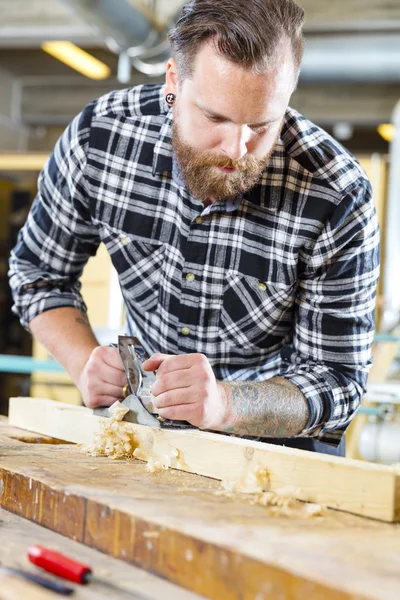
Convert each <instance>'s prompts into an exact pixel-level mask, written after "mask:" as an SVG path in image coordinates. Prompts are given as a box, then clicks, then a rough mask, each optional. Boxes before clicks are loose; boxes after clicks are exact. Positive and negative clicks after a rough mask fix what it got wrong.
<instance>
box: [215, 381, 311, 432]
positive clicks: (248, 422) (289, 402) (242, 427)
mask: <svg viewBox="0 0 400 600" xmlns="http://www.w3.org/2000/svg"><path fill="white" fill-rule="evenodd" d="M221 385H222V386H223V388H224V391H225V394H226V398H227V401H228V405H229V406H230V411H229V412H230V415H231V417H230V419H229V421H230V422H229V423H228V424H227V427H225V429H224V431H226V432H227V433H233V434H235V435H250V436H260V437H276V438H280V437H295V436H296V435H299V434H300V433H301V432H302V431H303V429H304V428H305V427H306V425H307V423H308V419H309V415H310V409H309V405H308V402H307V400H306V398H305V396H304V395H303V393H302V392H301V391H300V389H299V388H298V387H297V386H296V385H294V384H293V383H292V382H290V381H288V380H287V379H284V378H283V377H273V378H272V379H269V380H268V381H262V382H258V383H252V382H243V383H227V382H221Z"/></svg>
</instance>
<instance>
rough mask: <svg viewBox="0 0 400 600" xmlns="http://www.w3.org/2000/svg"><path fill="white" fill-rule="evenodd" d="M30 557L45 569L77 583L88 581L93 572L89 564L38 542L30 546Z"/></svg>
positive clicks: (34, 562) (32, 561)
mask: <svg viewBox="0 0 400 600" xmlns="http://www.w3.org/2000/svg"><path fill="white" fill-rule="evenodd" d="M28 558H29V560H30V561H31V563H33V564H34V565H36V566H38V567H42V569H45V571H48V572H49V573H53V574H54V575H58V576H59V577H63V578H64V579H68V580H69V581H75V583H88V576H89V575H90V574H91V572H92V569H91V568H90V567H88V566H87V565H84V564H82V563H80V562H78V561H76V560H73V559H72V558H69V557H68V556H64V554H60V553H59V552H56V551H55V550H49V549H48V548H44V547H43V546H39V545H38V544H37V545H36V546H31V547H30V548H28Z"/></svg>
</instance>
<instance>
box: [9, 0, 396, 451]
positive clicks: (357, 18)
mask: <svg viewBox="0 0 400 600" xmlns="http://www.w3.org/2000/svg"><path fill="white" fill-rule="evenodd" d="M216 2H218V0H216ZM299 3H300V4H301V5H302V6H303V7H304V8H305V9H306V12H307V21H306V28H305V33H306V40H307V43H306V51H305V57H304V64H303V68H302V72H301V76H300V83H299V86H298V89H297V91H296V92H295V94H294V96H293V98H292V102H291V105H292V106H293V107H294V108H296V109H297V110H299V111H300V112H301V113H303V114H304V115H305V116H306V117H308V118H310V119H311V120H312V121H314V122H315V123H317V124H318V125H320V126H322V127H324V128H325V129H326V130H327V131H328V132H329V133H331V134H332V135H333V136H334V137H335V138H336V139H337V140H339V141H340V142H341V143H342V144H343V145H344V146H345V147H346V148H348V149H349V150H350V151H351V152H353V153H354V154H355V155H356V156H357V158H358V159H359V161H360V162H361V164H362V166H363V167H364V169H365V170H366V172H367V174H368V175H369V177H370V179H371V182H372V185H373V188H374V194H375V201H376V205H377V209H378V215H379V221H380V225H381V232H382V276H381V281H380V286H379V296H378V302H377V319H378V336H377V340H376V344H375V348H374V353H375V355H376V361H375V366H374V372H373V374H372V377H371V381H372V382H374V381H375V382H376V383H378V384H379V383H382V382H386V383H387V382H388V381H389V382H390V383H393V382H394V383H395V384H396V385H397V382H398V381H400V380H399V377H400V375H399V369H398V361H397V358H398V343H397V329H396V326H397V323H398V320H399V304H400V287H399V282H400V277H399V276H398V274H397V269H398V267H397V263H398V261H399V259H400V245H399V235H398V231H397V230H398V228H399V226H400V149H399V145H400V142H399V140H398V138H399V137H400V136H399V135H398V136H397V138H396V136H395V131H396V120H399V121H400V108H399V105H398V102H399V100H400V2H399V0H385V2H383V1H382V0H335V1H334V2H333V1H332V0H300V2H299ZM182 5H183V1H182V0H0V355H1V356H0V384H1V385H0V411H1V412H5V411H6V406H7V402H8V397H9V396H10V395H16V394H23V395H27V394H31V395H33V396H35V395H36V396H46V397H52V398H54V399H62V400H64V401H65V400H70V401H71V402H80V398H79V394H78V392H77V390H76V389H75V388H73V386H71V383H70V380H69V378H68V377H67V376H66V375H65V374H63V373H58V372H57V371H58V370H59V369H58V368H57V366H54V365H52V364H51V361H49V357H48V356H47V354H46V352H45V351H44V349H42V348H40V347H39V346H38V345H37V344H35V343H34V344H33V345H32V340H31V338H30V336H29V334H27V332H25V331H24V330H23V329H22V327H21V326H20V325H19V322H18V320H17V319H16V317H14V316H12V314H11V297H10V293H9V290H8V282H7V277H6V273H7V268H8V266H7V263H8V256H9V252H10V249H11V248H12V246H13V245H14V243H15V240H16V236H17V233H18V230H19V228H20V227H21V225H22V224H23V222H24V220H25V218H26V214H27V211H28V209H29V205H30V203H31V201H32V199H33V197H34V195H35V193H36V180H37V176H38V172H39V170H40V168H41V166H42V165H43V164H44V162H45V160H46V158H47V156H48V154H49V153H50V152H51V150H52V148H53V146H54V144H55V142H56V140H57V139H58V137H59V135H60V134H61V132H62V131H63V129H64V128H65V127H66V126H67V125H68V123H69V122H70V121H71V120H72V119H73V117H74V116H75V115H76V114H77V113H79V111H80V110H81V109H82V108H83V107H84V106H85V105H86V104H87V103H88V102H90V101H91V100H92V99H93V98H96V97H98V96H100V95H102V94H104V93H107V92H108V91H110V90H113V89H117V88H123V87H127V86H132V85H136V84H140V83H143V82H159V81H163V79H164V72H165V63H166V61H167V59H168V56H169V47H168V43H167V41H166V33H167V31H168V29H169V28H170V26H171V24H172V23H173V22H174V20H176V18H177V16H178V15H179V12H180V9H181V7H182ZM54 42H55V43H54ZM60 43H61V44H60ZM79 49H83V50H84V51H85V52H86V53H87V54H89V55H90V56H89V59H90V57H92V58H94V59H97V60H96V61H95V62H94V63H92V64H90V63H89V65H88V66H86V71H84V72H81V70H82V69H84V68H85V65H84V62H82V57H80V56H79V55H77V54H76V51H79ZM74 52H75V54H74ZM86 58H87V57H86ZM64 61H67V62H68V61H69V64H66V63H65V62H64ZM396 106H397V109H396ZM83 282H84V283H83V295H84V297H85V300H86V302H87V304H88V307H89V316H90V318H91V321H92V323H93V325H94V326H95V328H96V331H97V333H98V335H99V336H100V339H101V341H104V343H106V342H107V341H109V340H111V339H112V338H113V336H115V335H116V332H117V331H118V330H119V329H120V328H121V326H122V322H123V306H122V303H121V299H120V296H119V291H118V285H117V282H116V279H115V277H114V273H113V271H112V268H111V264H110V261H109V259H108V257H107V255H106V253H105V252H104V250H103V248H100V250H99V252H98V254H97V256H96V257H95V258H93V259H91V260H90V261H89V264H88V266H87V268H86V269H85V273H84V277H83ZM22 356H26V357H32V356H33V357H34V359H35V360H36V361H39V362H36V363H35V362H34V361H30V362H26V363H23V362H21V361H19V362H18V357H22ZM40 361H44V362H40ZM396 394H397V392H396ZM396 394H395V395H396ZM397 395H398V396H399V397H400V393H399V394H397ZM396 397H397V396H396ZM374 398H375V396H374V397H371V401H370V402H369V404H368V407H372V408H374V409H378V408H379V410H380V411H381V410H382V405H383V406H384V417H385V419H387V418H388V417H387V412H388V411H387V410H386V409H387V402H382V401H376V402H375V400H374ZM366 402H367V400H366ZM396 402H397V400H396ZM396 402H394V401H393V402H392V404H390V403H389V404H390V406H394V405H395V404H396ZM399 402H400V400H399ZM385 411H386V412H385ZM389 412H390V410H389ZM394 412H396V411H394ZM377 414H378V413H377ZM377 414H375V415H373V416H372V417H371V415H369V416H367V415H366V414H365V415H364V421H363V425H362V427H364V426H365V423H366V422H367V420H368V419H369V420H370V419H374V418H376V419H381V420H383V417H382V415H381V414H380V413H379V414H378V416H377ZM396 418H397V417H396V416H393V415H391V416H390V422H391V423H392V422H394V420H395V419H396ZM368 422H369V421H368ZM357 423H361V420H360V419H358V422H357ZM357 426H358V425H357ZM360 427H361V425H360V426H358V428H359V429H360ZM360 431H361V429H360ZM355 437H357V440H358V439H359V432H358V434H357V436H355ZM357 443H358V441H357ZM399 452H400V449H399ZM353 453H354V454H357V449H353ZM399 460H400V459H399Z"/></svg>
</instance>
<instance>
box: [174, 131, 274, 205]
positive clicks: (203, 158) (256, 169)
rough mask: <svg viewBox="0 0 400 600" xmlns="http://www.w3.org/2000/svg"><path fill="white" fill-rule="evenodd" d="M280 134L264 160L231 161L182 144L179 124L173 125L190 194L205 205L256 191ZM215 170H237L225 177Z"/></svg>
mask: <svg viewBox="0 0 400 600" xmlns="http://www.w3.org/2000/svg"><path fill="white" fill-rule="evenodd" d="M279 135H280V133H279V134H278V136H277V138H276V140H275V142H274V144H273V146H272V148H271V150H270V151H269V152H268V154H267V155H266V156H264V157H263V158H255V157H254V156H245V157H244V158H241V159H240V160H231V159H230V158H228V157H227V156H224V155H223V154H212V153H211V152H204V151H200V150H196V149H195V148H193V146H191V145H189V144H187V143H186V142H184V141H183V140H182V137H181V135H180V131H179V127H178V124H177V123H176V121H175V120H174V121H173V124H172V147H173V149H174V152H175V156H176V158H177V161H178V167H179V175H180V177H181V178H182V179H183V181H184V182H185V184H186V187H187V188H188V190H189V191H190V192H191V193H192V194H193V196H194V197H195V198H197V199H198V200H200V201H201V202H205V203H209V202H210V201H213V200H228V199H230V198H235V197H237V196H239V195H241V194H244V193H245V192H247V191H249V190H250V189H251V188H253V187H254V186H255V185H256V184H257V182H258V181H259V179H260V177H261V174H262V172H263V171H264V170H265V167H266V166H267V164H268V162H269V159H270V157H271V154H272V153H273V151H274V149H275V145H276V142H277V141H278V138H279ZM215 167H222V168H224V167H225V168H233V169H236V171H232V172H231V173H224V172H222V171H219V170H218V169H217V168H215Z"/></svg>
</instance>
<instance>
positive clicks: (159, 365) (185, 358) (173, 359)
mask: <svg viewBox="0 0 400 600" xmlns="http://www.w3.org/2000/svg"><path fill="white" fill-rule="evenodd" d="M204 361H207V359H206V357H205V356H204V355H203V354H177V355H173V354H172V355H171V354H161V353H158V354H153V356H151V357H150V358H149V359H148V360H146V361H145V362H144V363H143V365H142V367H143V369H144V370H145V371H156V370H157V375H158V376H161V375H166V374H167V373H172V372H173V371H180V370H183V369H190V368H191V367H193V366H195V365H200V364H201V363H202V362H204Z"/></svg>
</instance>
